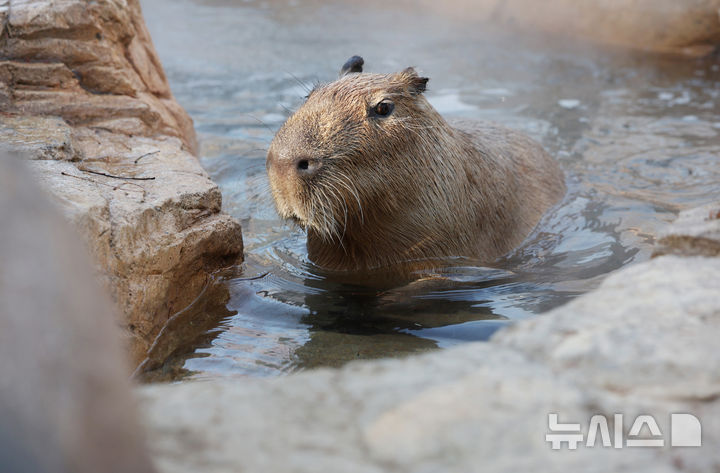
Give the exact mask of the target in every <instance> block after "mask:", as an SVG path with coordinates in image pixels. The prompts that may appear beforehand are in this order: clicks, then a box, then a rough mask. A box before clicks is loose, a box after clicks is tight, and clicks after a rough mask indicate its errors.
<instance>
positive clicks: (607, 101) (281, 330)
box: [143, 0, 720, 379]
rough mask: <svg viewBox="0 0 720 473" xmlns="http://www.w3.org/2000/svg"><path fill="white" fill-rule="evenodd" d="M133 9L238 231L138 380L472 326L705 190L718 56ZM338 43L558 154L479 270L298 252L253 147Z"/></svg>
mask: <svg viewBox="0 0 720 473" xmlns="http://www.w3.org/2000/svg"><path fill="white" fill-rule="evenodd" d="M403 5H405V6H403ZM143 8H144V12H145V17H146V21H147V23H148V26H149V28H150V30H151V33H152V35H153V39H154V42H155V45H156V47H157V50H158V52H159V54H160V57H161V59H162V61H163V63H164V66H165V70H166V72H167V74H168V77H169V80H170V84H171V86H172V89H173V92H174V93H175V95H176V97H177V99H178V101H179V102H180V103H181V104H182V105H183V106H184V107H185V108H186V109H187V110H188V112H189V113H190V114H191V115H192V117H193V118H194V120H195V125H196V129H197V131H198V134H199V137H200V140H201V153H200V154H201V162H202V164H203V165H204V166H205V168H206V169H207V170H208V171H209V173H210V174H211V176H212V177H213V179H214V180H215V181H216V182H217V183H218V184H219V185H220V187H221V190H222V192H223V198H224V208H225V211H227V212H228V213H230V214H231V215H233V216H235V217H237V218H238V219H239V220H240V221H241V222H242V225H243V237H244V241H245V245H246V249H245V257H246V260H245V263H244V264H243V265H242V267H240V268H231V269H230V270H228V271H225V272H222V273H220V274H218V275H216V278H215V281H214V282H213V283H212V284H210V285H209V288H208V290H207V291H206V294H204V295H203V297H201V298H199V300H198V302H197V303H196V304H195V305H194V306H193V307H190V308H188V309H187V310H186V311H185V312H184V313H182V314H180V315H179V316H178V317H176V319H175V320H174V322H173V323H171V324H170V325H169V326H168V328H167V330H166V331H165V333H164V336H165V338H168V339H171V340H172V342H168V344H169V345H168V346H170V347H171V348H168V349H165V351H164V352H163V353H164V355H163V356H162V357H160V358H158V360H159V361H158V362H157V363H155V366H154V367H155V368H156V370H155V371H154V372H153V373H152V374H153V376H151V378H152V379H178V378H181V377H192V378H207V377H217V376H274V375H278V374H282V373H287V372H291V371H294V370H298V369H305V368H309V367H316V366H338V365H341V364H342V363H345V362H347V361H349V360H353V359H358V358H375V357H387V356H402V355H405V354H409V353H417V352H422V351H427V350H432V349H437V348H443V347H449V346H452V345H455V344H458V343H463V342H467V341H474V340H485V339H487V337H489V336H490V335H491V334H492V333H493V332H494V331H496V330H497V329H498V328H501V327H503V326H505V325H506V324H508V323H512V322H513V321H517V320H521V319H524V318H527V317H535V316H538V314H541V313H542V312H544V311H547V310H549V309H551V308H553V307H557V306H558V305H561V304H563V303H565V302H567V301H568V300H570V299H572V298H573V297H576V296H578V295H580V294H582V293H584V292H586V291H588V290H590V289H592V288H594V287H596V286H597V285H598V284H599V283H600V282H601V281H602V279H603V278H604V277H606V276H607V275H608V274H609V273H611V272H613V271H616V270H617V269H619V268H621V267H622V266H624V265H627V264H632V263H635V262H639V261H643V260H646V259H648V258H649V256H650V253H651V249H652V244H653V241H654V238H655V235H656V234H657V231H658V229H659V228H661V227H663V226H664V225H665V224H666V223H667V222H670V221H672V220H673V219H674V217H675V215H676V214H677V212H678V211H680V210H681V209H683V208H687V207H691V206H694V205H697V204H701V203H705V202H707V201H709V200H710V199H712V198H716V199H717V198H718V197H720V185H719V184H718V183H719V182H720V166H719V165H718V161H719V159H720V158H719V157H720V112H719V111H718V102H719V101H720V85H719V84H720V82H719V80H718V79H720V66H718V60H717V58H714V59H704V60H695V59H687V58H668V57H659V56H651V55H647V54H637V53H628V52H626V51H619V50H606V49H601V48H593V47H589V46H587V45H582V44H568V43H570V42H568V41H562V40H553V39H547V38H540V37H525V38H520V37H518V36H517V35H514V34H512V33H510V32H499V31H493V30H492V28H491V27H490V26H488V25H474V24H463V23H458V21H457V20H451V19H449V18H442V17H440V16H438V15H437V14H434V13H430V12H426V11H423V10H422V9H420V8H412V7H408V5H407V4H400V5H398V6H391V7H388V6H386V7H385V8H383V7H382V5H381V4H380V2H377V4H375V3H368V4H364V5H362V6H361V5H356V4H354V3H352V2H337V3H331V2H321V1H311V2H297V1H292V0H291V1H289V2H276V1H253V0H247V1H242V0H223V1H220V0H215V1H210V0H206V1H202V0H197V1H191V0H175V1H170V0H152V1H150V0H146V1H144V2H143ZM573 43H576V42H573ZM353 54H360V55H362V56H363V57H364V58H365V60H366V66H365V69H366V70H367V71H371V72H392V71H397V70H400V69H403V68H405V67H407V66H415V67H416V68H417V69H418V70H419V71H420V72H421V73H422V74H423V75H427V76H429V77H430V79H431V80H430V83H429V84H428V91H427V93H426V94H427V97H428V99H429V100H430V102H431V103H432V104H433V105H434V106H435V107H436V108H437V109H438V110H439V111H440V112H441V113H443V114H445V115H447V116H463V117H470V118H478V119H488V120H494V121H497V122H500V123H503V124H505V125H507V126H510V127H513V128H516V129H520V130H524V131H525V132H527V133H528V134H530V135H531V136H533V137H534V138H535V139H537V140H538V141H540V142H542V143H543V145H544V146H545V147H546V149H548V151H549V152H550V153H551V154H553V155H554V156H556V157H557V159H558V160H559V161H560V162H561V164H562V166H563V168H564V169H565V171H566V174H567V182H568V189H569V190H568V195H567V197H566V198H565V200H564V201H563V202H562V204H561V205H559V206H558V207H557V208H555V209H553V211H551V212H550V213H549V214H548V215H547V216H546V218H545V219H544V220H543V222H542V223H541V224H540V226H539V227H538V229H537V230H536V231H535V232H534V233H533V234H532V235H531V236H530V237H529V238H528V239H527V241H526V242H525V243H524V244H523V245H522V246H521V247H520V248H518V249H517V250H516V251H515V252H513V253H512V254H511V255H509V256H508V257H506V258H504V259H502V260H501V261H500V262H498V264H497V265H494V267H493V268H487V267H483V266H481V265H479V264H476V263H474V262H472V261H467V262H463V263H462V264H459V265H456V266H454V267H451V268H448V269H447V270H445V271H440V272H439V274H438V275H437V276H438V277H437V278H436V279H434V280H424V281H417V282H415V283H412V284H410V285H409V286H403V287H399V288H390V289H384V290H376V289H368V288H363V287H358V286H350V285H343V284H339V283H337V282H333V281H332V280H328V279H327V278H326V277H325V276H324V275H323V273H322V271H320V270H319V269H318V268H316V267H314V266H313V265H312V263H311V262H309V261H308V259H307V254H306V251H305V236H304V234H303V233H302V231H300V230H299V229H297V228H294V227H292V226H290V225H288V224H286V223H284V222H282V221H280V220H279V219H278V217H277V215H276V213H275V211H274V207H273V204H272V200H271V197H270V194H269V190H268V183H267V179H266V176H265V168H264V162H265V152H266V149H267V146H268V144H269V142H270V140H271V139H272V136H273V134H274V131H275V130H277V128H278V127H279V126H280V125H281V124H282V123H283V122H284V120H285V119H286V118H287V117H288V116H289V114H290V113H291V112H292V111H293V110H295V109H296V108H297V107H298V106H299V105H300V104H301V103H302V101H303V97H304V96H305V95H306V93H307V89H308V88H309V87H312V85H313V84H314V83H316V82H324V81H330V80H333V79H334V78H335V77H336V75H337V71H338V69H339V67H340V66H341V65H342V63H343V62H344V61H345V60H346V59H347V58H348V57H349V56H351V55H353ZM186 332H187V333H186ZM162 342H163V341H162V340H161V341H159V344H160V345H162ZM178 347H179V348H178ZM161 351H162V350H160V349H158V352H161ZM171 352H172V353H171ZM166 355H171V356H170V358H169V359H168V361H167V362H164V363H163V362H162V361H164V360H165V356H166Z"/></svg>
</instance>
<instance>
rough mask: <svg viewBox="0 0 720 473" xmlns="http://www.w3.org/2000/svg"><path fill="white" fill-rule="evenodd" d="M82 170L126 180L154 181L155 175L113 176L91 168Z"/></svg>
mask: <svg viewBox="0 0 720 473" xmlns="http://www.w3.org/2000/svg"><path fill="white" fill-rule="evenodd" d="M80 171H82V172H89V173H90V174H96V175H98V176H105V177H111V178H113V179H123V180H126V181H153V180H155V177H154V176H153V177H131V176H113V175H112V174H105V173H104V172H99V171H91V170H89V169H80Z"/></svg>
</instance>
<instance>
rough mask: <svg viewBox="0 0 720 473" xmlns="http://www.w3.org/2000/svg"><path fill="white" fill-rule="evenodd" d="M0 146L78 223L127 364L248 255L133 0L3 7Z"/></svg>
mask: <svg viewBox="0 0 720 473" xmlns="http://www.w3.org/2000/svg"><path fill="white" fill-rule="evenodd" d="M0 24H2V28H3V31H2V34H1V35H0V57H2V58H3V60H2V61H0V104H2V107H1V108H0V110H1V111H2V113H0V139H2V141H3V142H4V143H5V144H6V146H9V147H10V148H11V149H15V150H19V151H21V152H22V153H23V154H24V155H25V156H27V157H28V158H29V160H30V163H29V164H30V167H31V169H32V171H33V173H34V174H35V176H36V177H37V179H38V180H39V181H40V182H41V183H42V185H43V187H44V188H45V189H46V190H48V191H49V192H50V193H51V194H52V195H53V196H54V197H55V199H56V200H57V202H59V204H60V206H61V207H62V209H63V210H64V212H65V214H66V215H67V216H68V217H69V218H70V220H72V221H73V222H74V223H75V224H76V226H77V227H78V228H80V229H81V232H82V235H83V237H84V238H85V240H86V242H87V245H88V247H89V249H90V251H91V253H92V254H93V256H94V257H95V261H96V263H97V264H98V266H99V268H100V272H101V274H102V275H103V278H104V279H105V282H106V283H107V286H108V287H109V288H110V291H111V294H112V296H113V299H114V300H115V301H116V303H117V305H118V306H119V308H120V309H121V311H122V314H123V315H124V322H125V323H124V325H125V326H126V328H127V330H126V333H127V335H128V341H129V348H130V352H131V358H132V360H133V361H134V362H135V363H136V364H137V363H140V362H141V361H142V360H143V359H144V358H145V356H146V353H147V351H148V348H149V347H150V346H151V344H152V343H153V341H154V340H155V338H156V336H157V335H158V333H159V332H160V330H161V329H162V327H163V325H164V324H165V323H166V322H167V320H168V319H169V318H170V316H172V315H173V314H174V313H176V312H178V311H180V310H182V309H183V308H185V307H186V306H188V304H190V303H191V302H192V301H193V300H195V298H196V297H197V296H198V294H200V293H201V291H202V290H203V288H204V287H205V286H206V285H207V284H208V281H209V280H210V275H211V273H212V272H213V271H215V270H217V269H218V268H220V267H222V266H225V265H228V264H232V263H235V262H236V261H237V260H238V258H240V257H241V255H242V237H241V231H240V225H239V223H238V222H237V221H235V220H233V219H232V218H230V217H229V216H227V215H225V214H222V213H221V195H220V192H219V190H218V188H217V186H216V185H215V184H214V183H213V182H212V181H211V180H210V179H209V177H208V176H207V174H206V173H205V171H204V170H203V169H202V168H201V167H200V165H199V163H198V162H197V160H196V159H195V157H194V156H193V155H192V154H191V151H192V150H194V148H195V133H194V130H193V128H192V121H191V120H190V118H189V117H188V115H187V114H186V113H185V112H184V111H183V110H182V108H181V107H180V106H179V105H178V104H177V103H176V102H175V101H174V99H173V97H172V95H171V94H170V90H169V88H168V84H167V81H166V80H165V76H164V73H163V71H162V67H161V66H160V63H159V61H158V59H157V56H156V54H155V52H154V49H153V46H152V43H151V42H150V38H149V36H148V33H147V30H146V29H145V25H144V22H143V19H142V16H141V12H140V7H139V4H138V2H137V1H136V0H128V1H124V0H114V1H111V0H103V1H98V2H90V3H88V2H85V1H75V0H55V1H51V2H32V1H21V0H12V1H10V2H0Z"/></svg>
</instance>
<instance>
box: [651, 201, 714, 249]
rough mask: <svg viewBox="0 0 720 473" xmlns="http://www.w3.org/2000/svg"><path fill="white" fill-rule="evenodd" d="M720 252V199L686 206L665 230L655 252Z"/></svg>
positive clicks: (660, 236)
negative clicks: (687, 208) (701, 204)
mask: <svg viewBox="0 0 720 473" xmlns="http://www.w3.org/2000/svg"><path fill="white" fill-rule="evenodd" d="M667 254H676V255H682V256H697V255H700V256H720V202H713V203H711V204H707V205H704V206H702V207H698V208H695V209H689V210H685V211H683V212H681V213H680V216H679V217H678V219H677V220H676V221H675V223H673V224H672V225H670V226H669V227H668V228H666V229H665V230H663V231H662V232H661V233H660V235H659V239H658V244H657V245H656V247H655V251H654V252H653V255H654V256H660V255H667Z"/></svg>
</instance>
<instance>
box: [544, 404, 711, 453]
mask: <svg viewBox="0 0 720 473" xmlns="http://www.w3.org/2000/svg"><path fill="white" fill-rule="evenodd" d="M623 422H624V419H623V414H614V415H613V433H612V435H611V434H610V428H609V427H608V418H607V417H606V416H604V415H601V414H597V415H594V416H592V417H591V418H590V422H589V424H588V428H587V431H586V432H587V437H584V436H583V431H582V428H581V426H580V424H575V423H562V424H561V423H560V422H558V414H557V413H551V414H548V428H549V429H550V433H549V434H546V435H545V441H547V442H548V443H550V445H551V447H552V449H553V450H560V449H561V448H562V447H563V445H565V446H566V447H567V448H568V449H570V450H575V449H577V447H578V445H579V444H582V443H583V439H585V446H586V447H594V446H596V445H597V444H598V443H599V444H600V445H601V446H603V447H613V448H623V447H664V446H665V440H666V437H664V436H663V432H662V431H661V430H660V426H659V425H658V423H657V422H656V421H655V418H654V417H653V416H651V415H639V416H637V417H636V418H635V419H634V420H633V423H632V425H631V427H630V430H629V431H628V434H627V438H624V435H623ZM643 428H645V430H646V432H649V434H650V435H649V436H648V435H645V436H642V437H641V435H640V434H641V432H642V431H643ZM666 433H667V432H666ZM669 441H670V446H671V447H700V446H702V427H701V425H700V420H699V419H698V418H697V417H695V416H694V415H692V414H671V415H670V438H669Z"/></svg>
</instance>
